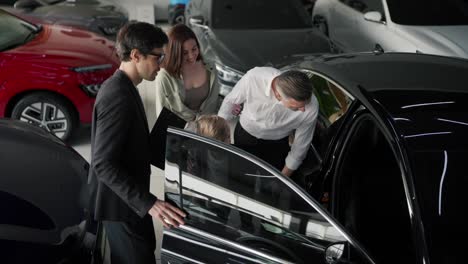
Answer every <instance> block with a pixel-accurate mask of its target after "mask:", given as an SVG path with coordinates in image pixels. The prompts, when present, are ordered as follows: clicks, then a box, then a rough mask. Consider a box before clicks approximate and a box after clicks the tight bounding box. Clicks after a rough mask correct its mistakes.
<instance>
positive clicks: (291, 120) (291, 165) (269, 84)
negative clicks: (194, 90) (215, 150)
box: [218, 67, 318, 176]
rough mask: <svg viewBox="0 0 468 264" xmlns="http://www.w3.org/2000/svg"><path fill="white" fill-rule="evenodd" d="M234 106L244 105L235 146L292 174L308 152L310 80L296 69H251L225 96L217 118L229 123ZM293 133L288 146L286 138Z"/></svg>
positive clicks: (313, 117)
mask: <svg viewBox="0 0 468 264" xmlns="http://www.w3.org/2000/svg"><path fill="white" fill-rule="evenodd" d="M239 104H244V106H243V110H242V115H240V120H239V123H238V124H237V126H236V129H235V132H234V144H235V145H236V146H238V147H240V148H242V149H244V150H246V151H248V152H250V153H252V154H254V155H256V156H257V157H259V158H262V159H263V160H265V161H267V162H268V163H270V164H271V165H273V166H274V167H276V168H277V169H279V170H281V172H282V173H283V174H284V175H285V176H291V175H292V173H293V172H294V171H295V170H296V169H297V168H298V167H299V166H300V165H301V163H302V161H303V160H304V158H305V156H306V154H307V151H308V149H309V147H310V144H311V141H312V137H313V135H314V130H315V124H316V121H317V116H318V101H317V98H316V97H315V96H314V95H313V86H312V82H311V81H310V79H309V78H308V77H307V75H306V74H305V73H303V72H300V71H287V72H281V71H279V70H277V69H275V68H271V67H256V68H253V69H251V70H250V71H248V72H247V73H246V74H245V75H244V76H243V77H242V79H240V80H239V82H238V83H237V84H236V85H235V86H234V88H233V90H232V91H231V92H230V93H229V94H228V95H227V96H226V98H225V99H224V101H223V104H222V105H221V108H220V110H219V112H218V115H219V116H221V117H223V118H225V119H226V120H232V119H233V118H234V117H235V115H236V114H237V112H236V110H235V109H236V105H239ZM294 130H295V137H294V142H293V144H292V145H291V147H289V142H288V136H289V135H290V134H292V132H293V131H294Z"/></svg>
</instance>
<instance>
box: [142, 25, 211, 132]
mask: <svg viewBox="0 0 468 264" xmlns="http://www.w3.org/2000/svg"><path fill="white" fill-rule="evenodd" d="M168 36H169V43H168V45H167V47H166V59H165V61H164V64H163V69H161V71H160V72H159V73H158V75H157V76H156V80H155V83H156V102H155V104H156V115H159V113H160V112H161V110H162V109H163V107H165V108H167V109H168V110H170V111H171V112H173V113H174V114H176V115H177V116H179V117H180V118H182V119H184V120H185V121H187V122H189V121H193V120H195V119H196V117H197V116H199V115H203V114H214V113H216V110H217V107H218V94H219V87H218V85H217V83H218V82H217V79H216V72H215V70H214V69H213V68H212V67H210V66H208V65H207V64H205V62H204V61H203V58H202V55H201V53H200V45H199V43H198V40H197V37H196V36H195V34H194V33H193V31H192V30H191V29H190V28H189V27H187V26H186V25H182V24H179V25H176V26H174V27H172V28H171V30H170V31H169V34H168ZM150 125H151V124H150Z"/></svg>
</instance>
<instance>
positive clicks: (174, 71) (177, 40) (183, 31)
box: [163, 24, 203, 78]
mask: <svg viewBox="0 0 468 264" xmlns="http://www.w3.org/2000/svg"><path fill="white" fill-rule="evenodd" d="M168 36H169V43H168V45H167V50H166V59H165V62H164V65H163V67H164V68H165V69H166V71H167V72H168V73H169V74H170V75H171V76H173V77H176V78H179V76H180V72H181V68H182V63H183V57H184V51H183V44H184V42H185V41H187V40H189V39H194V40H195V42H197V46H198V51H199V54H198V57H197V61H199V60H203V58H202V55H201V52H200V43H198V39H197V36H195V33H193V31H192V29H190V28H189V27H188V26H186V25H184V24H178V25H175V26H173V27H172V28H171V29H170V30H169V34H168Z"/></svg>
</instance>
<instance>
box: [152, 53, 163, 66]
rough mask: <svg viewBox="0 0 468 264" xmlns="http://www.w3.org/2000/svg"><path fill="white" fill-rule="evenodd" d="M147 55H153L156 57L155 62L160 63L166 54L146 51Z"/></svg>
mask: <svg viewBox="0 0 468 264" xmlns="http://www.w3.org/2000/svg"><path fill="white" fill-rule="evenodd" d="M148 55H151V56H155V57H156V58H157V60H156V62H157V63H158V64H159V65H161V63H162V62H163V61H164V57H166V54H164V53H160V54H156V53H152V52H150V53H148Z"/></svg>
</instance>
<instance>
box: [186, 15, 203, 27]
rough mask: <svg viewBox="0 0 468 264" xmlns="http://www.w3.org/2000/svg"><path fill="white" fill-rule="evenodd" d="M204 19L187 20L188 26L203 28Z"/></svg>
mask: <svg viewBox="0 0 468 264" xmlns="http://www.w3.org/2000/svg"><path fill="white" fill-rule="evenodd" d="M203 22H204V19H203V17H202V16H193V17H190V18H189V24H190V25H191V26H203Z"/></svg>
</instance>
